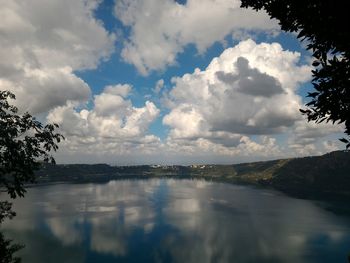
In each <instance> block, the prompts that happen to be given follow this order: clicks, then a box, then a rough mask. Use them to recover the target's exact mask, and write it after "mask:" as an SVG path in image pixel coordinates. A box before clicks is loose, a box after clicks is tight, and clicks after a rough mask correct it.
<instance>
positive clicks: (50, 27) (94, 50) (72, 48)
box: [0, 0, 115, 113]
mask: <svg viewBox="0 0 350 263" xmlns="http://www.w3.org/2000/svg"><path fill="white" fill-rule="evenodd" d="M98 3H99V1H95V0H88V1H85V0H80V1H69V0H63V1H54V0H48V1H47V0H45V1H44V0H33V1H21V0H17V1H0V4H1V10H0V16H1V17H2V22H1V25H0V44H1V50H0V89H2V90H4V89H8V90H11V91H13V92H14V93H15V94H16V95H17V104H18V106H19V107H20V109H21V110H29V111H31V112H32V113H41V112H45V111H47V110H49V109H52V108H53V107H55V106H58V105H64V104H66V102H67V101H77V102H81V101H86V100H87V99H88V97H89V96H90V89H89V87H88V85H87V84H86V83H85V82H84V81H83V80H82V79H80V78H79V77H78V76H77V75H75V73H74V71H76V70H84V69H93V68H96V67H97V65H98V63H99V61H101V60H105V59H108V57H109V55H110V54H111V52H113V50H114V42H115V36H114V34H110V33H108V32H107V31H106V30H105V29H104V27H103V24H102V22H101V21H99V20H97V19H96V18H95V17H94V10H95V9H96V8H97V6H98Z"/></svg>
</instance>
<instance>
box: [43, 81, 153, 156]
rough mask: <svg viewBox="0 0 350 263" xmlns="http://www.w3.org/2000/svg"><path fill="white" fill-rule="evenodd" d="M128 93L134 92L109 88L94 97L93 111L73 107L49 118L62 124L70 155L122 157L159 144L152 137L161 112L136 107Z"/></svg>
mask: <svg viewBox="0 0 350 263" xmlns="http://www.w3.org/2000/svg"><path fill="white" fill-rule="evenodd" d="M126 91H128V92H131V86H129V85H115V86H107V87H106V88H105V90H104V91H103V92H102V93H101V94H98V95H95V96H94V100H93V104H94V105H93V108H92V109H90V110H88V109H82V110H77V109H76V108H75V107H74V105H73V104H71V103H68V104H67V105H64V106H59V107H56V108H55V109H53V110H52V111H51V112H50V113H49V115H48V117H47V118H48V121H50V122H55V123H57V124H59V125H60V128H61V131H62V133H63V134H64V135H66V137H67V140H66V141H65V142H64V143H63V145H62V147H63V148H64V149H65V150H68V151H70V152H79V153H82V152H85V153H87V152H90V153H93V154H96V152H98V153H99V154H104V153H113V154H116V155H120V154H123V153H127V152H129V151H133V150H135V149H136V148H137V149H140V148H144V146H145V145H148V146H152V145H157V144H159V138H158V137H156V136H154V135H150V134H148V127H149V125H150V124H151V123H152V122H153V121H154V120H155V119H156V118H157V116H158V114H159V109H158V108H157V107H156V106H155V105H154V103H152V102H150V101H146V103H145V105H144V107H140V108H137V107H134V106H133V105H132V102H131V101H130V100H129V99H128V98H127V95H128V94H126ZM150 149H151V147H149V148H148V150H150ZM146 150H147V149H146Z"/></svg>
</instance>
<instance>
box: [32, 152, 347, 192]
mask: <svg viewBox="0 0 350 263" xmlns="http://www.w3.org/2000/svg"><path fill="white" fill-rule="evenodd" d="M154 177H172V178H201V179H206V180H215V181H225V182H233V183H250V184H256V185H265V186H271V187H273V188H276V189H279V190H282V191H285V192H289V193H292V194H298V195H318V194H320V195H324V194H331V195H346V196H348V195H349V196H350V152H348V151H336V152H331V153H328V154H325V155H322V156H312V157H304V158H292V159H281V160H274V161H265V162H253V163H242V164H234V165H213V164H210V165H191V166H179V165H170V166H169V165H166V166H165V165H141V166H110V165H107V164H92V165H88V164H69V165H52V164H45V165H43V167H42V169H41V170H40V171H39V172H38V173H37V178H38V182H39V183H47V182H62V181H64V182H106V181H109V180H116V179H125V178H154Z"/></svg>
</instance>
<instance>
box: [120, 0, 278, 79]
mask: <svg viewBox="0 0 350 263" xmlns="http://www.w3.org/2000/svg"><path fill="white" fill-rule="evenodd" d="M115 13H116V16H117V18H118V19H120V21H121V22H122V23H123V24H124V25H125V26H129V27H130V28H131V34H130V36H129V37H128V40H127V41H126V42H125V45H124V48H123V50H122V56H123V58H124V60H125V61H126V62H128V63H131V64H133V65H135V67H136V68H137V69H138V70H139V72H140V73H141V74H143V75H146V74H148V73H149V71H151V70H161V69H164V68H165V67H166V66H168V65H173V64H175V63H176V57H177V54H179V53H181V52H183V51H184V47H185V46H186V45H188V44H194V45H195V46H196V48H197V50H198V52H199V53H203V52H204V51H205V50H206V49H207V48H208V47H210V46H211V45H212V44H213V43H215V42H219V41H224V38H225V37H226V36H227V35H228V34H233V33H234V32H236V31H237V32H241V31H242V30H248V31H271V30H275V29H277V28H278V26H277V23H276V22H275V21H273V20H270V18H269V17H268V16H267V15H266V14H265V13H264V12H255V11H253V10H250V9H242V8H240V1H239V0H188V1H187V2H186V4H185V5H181V4H178V3H177V2H175V1H173V0H163V1H158V0H121V1H117V2H116V7H115Z"/></svg>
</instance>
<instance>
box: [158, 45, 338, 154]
mask: <svg viewBox="0 0 350 263" xmlns="http://www.w3.org/2000/svg"><path fill="white" fill-rule="evenodd" d="M299 59H300V54H299V53H297V52H290V51H285V50H283V49H282V47H281V46H280V45H279V44H277V43H271V44H267V43H261V44H257V43H255V42H254V41H252V40H246V41H242V42H240V43H239V44H238V45H236V46H235V47H233V48H228V49H226V50H225V51H224V52H223V53H222V54H221V55H220V56H219V57H217V58H214V59H213V60H212V61H211V63H210V64H209V65H208V67H207V68H206V69H205V70H203V71H201V70H199V69H196V70H195V71H194V72H193V73H192V74H185V75H183V76H182V77H175V78H173V79H172V83H173V85H174V86H173V88H172V90H171V91H170V92H169V94H166V96H165V97H166V98H165V100H166V105H167V106H168V107H169V110H170V112H169V113H168V114H167V115H165V116H164V118H163V123H164V124H165V125H167V126H169V127H170V132H169V136H168V138H167V142H166V143H167V146H168V147H169V148H170V149H172V150H173V151H174V152H176V151H178V152H187V153H189V154H197V155H198V154H199V155H208V154H212V155H216V156H219V155H226V156H236V157H237V156H239V157H242V156H249V157H250V158H253V159H254V158H256V157H257V156H260V157H269V158H276V157H283V156H284V157H286V156H291V155H305V154H306V153H308V154H320V153H323V152H325V151H327V150H328V149H330V148H334V147H330V146H329V145H328V144H327V145H325V144H322V143H321V139H323V138H324V137H326V136H328V135H330V134H333V133H335V132H339V131H341V127H340V126H332V125H330V124H321V125H318V124H314V123H307V122H306V120H305V119H304V118H303V117H302V116H301V113H300V112H299V108H301V107H302V106H303V105H302V99H301V97H300V96H299V95H297V93H296V92H297V89H298V87H299V85H300V84H301V83H303V82H306V81H308V80H309V79H310V75H311V73H310V66H308V65H300V64H299ZM278 134H280V135H282V134H286V135H288V136H289V139H288V140H287V141H281V139H280V140H279V141H277V140H276V138H275V136H276V135H278ZM254 156H255V157H254Z"/></svg>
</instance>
